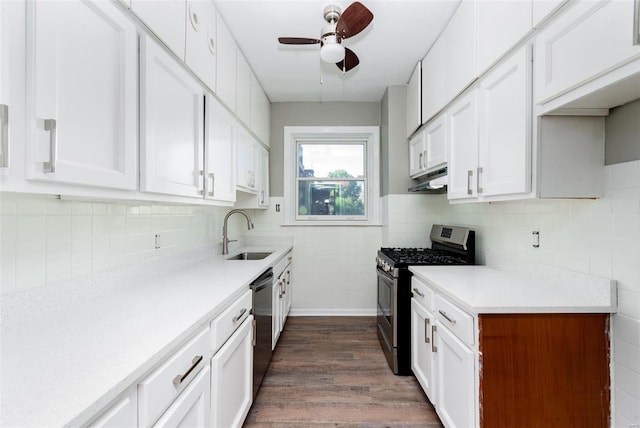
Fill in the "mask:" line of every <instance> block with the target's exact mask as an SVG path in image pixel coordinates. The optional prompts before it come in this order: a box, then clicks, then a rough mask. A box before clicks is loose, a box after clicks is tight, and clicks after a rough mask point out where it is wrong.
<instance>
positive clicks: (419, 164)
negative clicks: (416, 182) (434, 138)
mask: <svg viewBox="0 0 640 428" xmlns="http://www.w3.org/2000/svg"><path fill="white" fill-rule="evenodd" d="M422 156H424V152H421V153H420V156H418V169H422Z"/></svg>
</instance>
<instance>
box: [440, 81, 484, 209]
mask: <svg viewBox="0 0 640 428" xmlns="http://www.w3.org/2000/svg"><path fill="white" fill-rule="evenodd" d="M476 98H477V93H476V89H473V90H472V91H471V92H469V93H468V94H466V95H465V96H463V97H462V98H460V99H459V100H458V101H456V102H455V104H453V105H452V106H451V107H450V108H449V109H448V110H447V135H448V140H449V159H448V163H449V167H448V177H449V178H448V191H447V194H448V198H449V199H465V198H475V197H477V189H476V186H475V183H476V181H475V180H476V177H475V175H476V172H477V171H476V169H477V166H478V114H477V101H476Z"/></svg>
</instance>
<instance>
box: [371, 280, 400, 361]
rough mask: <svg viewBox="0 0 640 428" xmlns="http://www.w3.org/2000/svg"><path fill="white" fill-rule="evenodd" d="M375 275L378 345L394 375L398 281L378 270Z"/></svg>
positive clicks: (396, 344)
mask: <svg viewBox="0 0 640 428" xmlns="http://www.w3.org/2000/svg"><path fill="white" fill-rule="evenodd" d="M376 273H377V276H378V316H377V324H378V337H379V338H380V343H381V345H382V349H383V350H384V353H385V356H386V357H387V361H389V365H390V366H391V368H392V369H393V371H394V373H396V372H397V355H396V347H397V346H398V343H397V335H396V328H397V323H396V320H395V316H396V310H397V308H396V293H397V287H398V280H397V279H396V278H393V276H391V275H390V274H389V273H387V272H384V271H382V270H380V269H376Z"/></svg>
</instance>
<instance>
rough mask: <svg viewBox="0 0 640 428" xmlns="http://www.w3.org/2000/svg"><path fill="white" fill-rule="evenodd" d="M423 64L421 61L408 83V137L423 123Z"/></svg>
mask: <svg viewBox="0 0 640 428" xmlns="http://www.w3.org/2000/svg"><path fill="white" fill-rule="evenodd" d="M421 104H422V65H421V63H420V61H418V63H417V64H416V67H415V68H414V69H413V73H411V77H410V78H409V83H408V84H407V137H409V136H410V135H411V134H413V132H414V131H415V130H416V129H418V127H419V126H420V124H421V123H422V109H421Z"/></svg>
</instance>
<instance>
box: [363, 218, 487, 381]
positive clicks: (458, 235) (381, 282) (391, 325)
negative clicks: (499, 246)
mask: <svg viewBox="0 0 640 428" xmlns="http://www.w3.org/2000/svg"><path fill="white" fill-rule="evenodd" d="M430 238H431V248H381V249H380V251H378V257H376V264H377V267H376V272H377V277H378V316H377V324H378V338H379V339H380V344H381V345H382V349H383V350H384V353H385V355H386V357H387V361H388V362H389V366H390V367H391V369H392V370H393V372H394V373H395V374H397V375H410V374H411V297H412V296H411V272H409V266H411V265H472V264H475V232H474V231H473V230H471V229H468V228H466V227H457V226H443V225H440V224H434V225H433V226H432V227H431V235H430Z"/></svg>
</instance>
